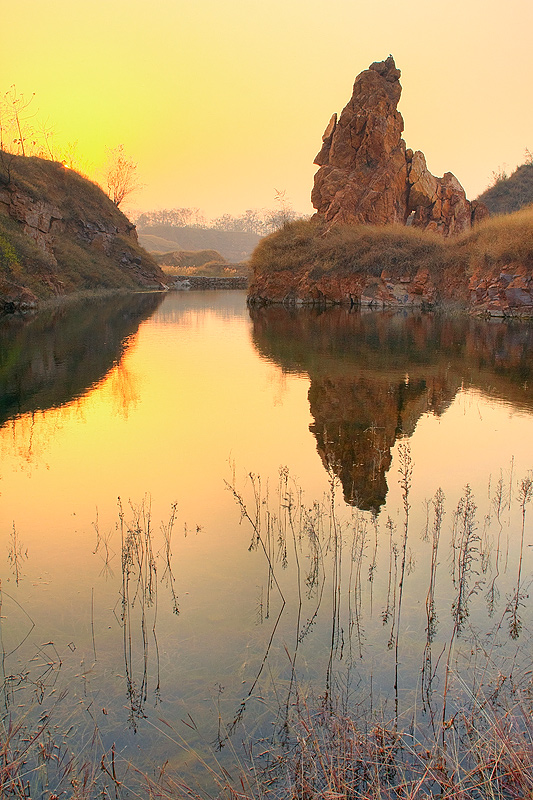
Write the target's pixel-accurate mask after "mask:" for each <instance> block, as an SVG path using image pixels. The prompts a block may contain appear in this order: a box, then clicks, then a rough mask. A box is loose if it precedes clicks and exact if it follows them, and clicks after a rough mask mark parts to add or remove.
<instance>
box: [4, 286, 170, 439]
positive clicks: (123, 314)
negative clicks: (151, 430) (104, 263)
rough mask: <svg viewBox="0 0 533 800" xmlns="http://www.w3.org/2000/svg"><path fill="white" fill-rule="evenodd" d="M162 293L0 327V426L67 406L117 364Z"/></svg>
mask: <svg viewBox="0 0 533 800" xmlns="http://www.w3.org/2000/svg"><path fill="white" fill-rule="evenodd" d="M163 297H164V295H163V294H162V293H157V294H156V293H152V294H132V295H118V296H114V297H111V298H105V299H101V298H100V299H93V300H90V301H87V300H85V301H84V302H83V303H76V304H70V303H69V304H65V305H62V306H60V307H57V308H54V309H51V310H48V311H43V312H41V313H39V314H38V315H36V316H34V317H31V318H23V317H17V316H9V317H3V318H2V319H1V321H0V424H3V423H4V422H5V421H6V420H7V419H10V418H12V417H14V416H16V415H18V414H24V413H26V412H28V411H35V410H36V409H46V408H52V407H56V406H60V405H64V404H65V403H68V402H70V401H71V400H73V399H74V398H76V397H79V396H80V395H82V394H84V392H86V391H87V389H89V388H90V387H91V386H94V385H95V384H96V383H98V382H99V381H100V380H101V379H102V378H103V377H104V376H105V374H106V373H107V372H108V371H109V370H110V369H111V368H112V367H113V366H114V365H115V364H116V363H118V361H119V360H120V358H121V357H122V355H123V352H124V350H125V348H126V345H127V343H128V340H129V339H130V338H131V337H132V336H133V335H134V334H135V333H136V332H137V329H138V327H139V324H140V323H141V322H142V321H143V320H145V319H147V318H148V317H149V316H150V315H151V314H152V313H153V312H154V311H155V309H156V308H157V307H158V305H159V304H160V303H161V301H162V299H163Z"/></svg>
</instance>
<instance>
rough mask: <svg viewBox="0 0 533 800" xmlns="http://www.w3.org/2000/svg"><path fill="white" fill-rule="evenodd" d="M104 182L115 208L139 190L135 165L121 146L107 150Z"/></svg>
mask: <svg viewBox="0 0 533 800" xmlns="http://www.w3.org/2000/svg"><path fill="white" fill-rule="evenodd" d="M105 181H106V185H107V193H108V195H109V197H110V198H111V200H112V201H113V202H114V204H115V205H116V206H119V205H120V204H121V203H122V201H123V200H124V199H125V198H126V197H128V196H129V195H130V194H132V193H133V192H135V191H137V189H140V188H141V185H140V183H139V182H138V180H137V164H136V163H135V161H133V159H132V158H130V157H129V156H127V155H126V154H125V153H124V145H123V144H119V145H118V147H115V148H114V149H113V150H109V153H108V162H107V167H106V171H105Z"/></svg>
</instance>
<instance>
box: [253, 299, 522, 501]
mask: <svg viewBox="0 0 533 800" xmlns="http://www.w3.org/2000/svg"><path fill="white" fill-rule="evenodd" d="M250 315H251V318H252V322H253V332H252V336H253V342H254V345H255V347H256V348H257V350H258V352H259V354H260V355H261V356H262V357H264V358H267V359H268V360H270V361H273V362H275V363H276V364H278V365H279V366H280V367H281V368H282V369H283V370H284V371H285V372H297V373H306V374H307V375H308V376H309V378H310V380H311V386H310V389H309V404H310V410H311V414H312V416H313V418H314V422H313V423H312V425H311V426H310V430H311V432H312V433H313V434H314V436H315V438H316V442H317V449H318V452H319V454H320V457H321V459H322V461H323V463H324V466H325V467H326V468H327V469H333V471H334V472H335V474H336V475H338V477H339V478H340V480H341V483H342V486H343V493H344V498H345V500H346V502H347V503H350V504H352V505H355V506H357V507H358V508H360V509H362V510H372V511H378V510H379V509H380V508H381V506H382V505H383V503H384V502H385V497H386V494H387V481H386V477H385V476H386V473H387V471H388V469H389V467H390V465H391V450H392V448H393V447H394V444H395V442H396V440H397V438H398V437H399V436H400V435H402V434H403V435H405V434H406V435H411V434H412V433H413V431H414V429H415V427H416V424H417V422H418V420H419V419H420V417H421V416H422V415H423V414H426V413H431V414H435V415H441V414H442V413H443V412H444V411H445V410H446V408H447V407H448V406H449V404H450V403H451V402H452V400H453V399H454V397H455V395H456V394H457V392H458V391H459V389H461V388H464V387H472V388H477V389H480V390H481V391H483V392H484V393H485V394H487V395H489V396H490V397H492V398H496V399H499V400H502V401H504V402H507V403H509V404H511V405H512V406H514V407H515V408H516V409H520V410H527V411H530V410H532V409H533V385H532V381H531V376H532V374H533V350H532V345H533V329H532V328H531V326H530V325H526V324H523V323H510V322H505V321H484V320H479V319H470V318H467V317H457V318H454V317H440V316H438V315H433V314H421V313H420V314H418V313H408V314H404V313H397V312H370V313H360V312H355V313H354V312H349V311H347V310H344V309H339V308H334V309H327V310H325V311H319V310H316V309H299V310H289V309H286V308H280V307H266V308H253V309H251V310H250Z"/></svg>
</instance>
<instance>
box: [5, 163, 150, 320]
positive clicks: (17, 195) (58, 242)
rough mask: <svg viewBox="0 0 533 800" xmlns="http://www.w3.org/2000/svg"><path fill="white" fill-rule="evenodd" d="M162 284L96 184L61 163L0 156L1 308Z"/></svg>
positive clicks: (120, 215) (128, 226) (129, 227)
mask: <svg viewBox="0 0 533 800" xmlns="http://www.w3.org/2000/svg"><path fill="white" fill-rule="evenodd" d="M165 280H166V278H165V275H164V273H163V272H162V270H161V269H160V267H159V266H158V265H157V264H156V262H155V261H154V259H153V258H152V257H151V256H150V255H149V254H148V253H147V252H146V251H145V250H144V249H143V248H142V247H140V246H139V243H138V240H137V234H136V232H135V226H134V225H132V223H131V222H130V221H129V220H128V219H127V217H125V216H124V214H123V213H122V212H121V211H120V210H119V209H118V208H117V206H116V205H115V204H114V203H113V202H112V201H111V200H110V199H109V197H108V196H107V195H106V194H105V192H103V191H102V189H101V188H100V187H99V186H97V185H96V184H95V183H92V181H90V180H88V179H87V178H84V177H82V176H81V175H79V174H78V173H77V172H74V171H73V170H70V169H67V168H66V167H64V166H63V165H62V164H60V163H58V162H54V161H46V160H44V159H41V158H28V157H24V156H15V155H12V154H10V153H4V152H3V151H0V307H2V306H3V307H5V308H12V307H19V306H21V305H25V304H29V305H32V304H34V303H35V302H36V300H37V299H39V298H46V297H50V296H53V295H61V294H68V293H70V292H74V291H78V290H85V289H102V288H105V289H116V288H126V289H146V288H152V289H158V288H161V287H162V286H164V285H165Z"/></svg>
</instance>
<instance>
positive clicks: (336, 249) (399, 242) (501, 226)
mask: <svg viewBox="0 0 533 800" xmlns="http://www.w3.org/2000/svg"><path fill="white" fill-rule="evenodd" d="M511 262H514V263H520V264H524V265H525V266H526V267H528V268H533V207H528V208H526V209H522V210H521V211H517V212H516V213H514V214H509V215H505V216H500V217H494V218H492V219H489V220H486V221H485V222H483V223H481V224H480V225H479V226H478V227H476V228H474V229H473V230H472V231H471V232H469V233H468V234H464V235H463V236H461V237H459V238H457V239H443V238H442V237H440V236H438V235H437V234H433V233H429V232H425V231H421V230H418V229H416V228H412V227H403V226H400V225H391V226H386V227H378V226H373V225H354V226H348V225H344V226H341V225H339V226H335V227H332V228H328V227H327V226H326V225H325V224H324V223H322V222H317V221H316V220H299V221H297V222H293V223H289V224H288V225H286V226H285V227H284V228H282V229H281V230H279V231H277V232H276V233H273V234H272V235H271V236H268V237H266V238H265V239H264V240H263V241H262V242H260V244H259V245H258V246H257V248H256V250H255V251H254V253H253V255H252V259H251V262H250V263H251V267H252V269H253V271H254V273H255V274H256V275H261V274H266V273H269V272H277V271H283V270H292V271H295V272H296V271H298V270H301V269H305V270H309V272H310V275H311V277H313V278H317V279H318V278H319V277H320V276H321V275H322V274H324V273H326V272H329V271H332V270H335V271H336V272H338V273H340V274H350V273H354V274H360V273H364V274H368V275H380V274H381V272H382V271H383V270H384V269H385V270H390V271H392V272H393V273H396V274H404V275H413V274H415V273H416V272H417V271H418V270H419V269H427V270H428V271H429V273H430V274H431V275H433V276H434V277H438V276H439V275H441V274H443V273H444V271H445V270H446V269H448V268H452V269H453V268H455V269H457V270H465V269H466V270H467V271H474V270H477V269H484V268H490V267H491V266H494V265H502V266H503V265H504V264H508V263H511Z"/></svg>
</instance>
